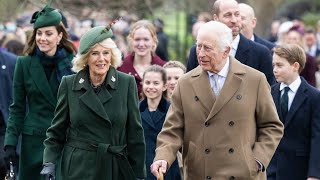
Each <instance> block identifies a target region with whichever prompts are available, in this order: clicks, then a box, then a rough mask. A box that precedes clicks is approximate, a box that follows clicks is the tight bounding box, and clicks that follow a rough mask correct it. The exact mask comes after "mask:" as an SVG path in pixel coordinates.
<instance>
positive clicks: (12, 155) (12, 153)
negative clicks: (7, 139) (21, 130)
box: [4, 145, 18, 169]
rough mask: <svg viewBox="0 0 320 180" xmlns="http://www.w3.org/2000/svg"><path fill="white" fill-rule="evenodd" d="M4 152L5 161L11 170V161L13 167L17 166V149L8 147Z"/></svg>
mask: <svg viewBox="0 0 320 180" xmlns="http://www.w3.org/2000/svg"><path fill="white" fill-rule="evenodd" d="M4 151H5V154H4V161H5V163H6V166H7V168H8V169H10V161H11V162H12V165H13V166H15V165H17V161H18V155H17V152H16V147H14V146H10V145H7V146H5V148H4Z"/></svg>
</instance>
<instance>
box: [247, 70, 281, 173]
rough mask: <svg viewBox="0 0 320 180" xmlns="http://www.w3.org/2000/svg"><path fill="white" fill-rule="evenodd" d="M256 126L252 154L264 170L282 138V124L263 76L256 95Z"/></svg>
mask: <svg viewBox="0 0 320 180" xmlns="http://www.w3.org/2000/svg"><path fill="white" fill-rule="evenodd" d="M256 126H257V140H256V142H255V144H254V148H253V153H254V156H255V158H256V159H257V160H259V161H260V162H261V163H262V164H263V165H264V168H266V167H267V166H268V165H269V162H270V160H271V158H272V156H273V154H274V152H275V151H276V148H277V146H278V144H279V142H280V140H281V138H282V136H283V124H282V123H281V121H280V119H279V117H278V114H277V110H276V106H275V104H274V102H273V99H272V96H271V93H270V86H269V85H268V83H267V81H266V78H265V76H263V75H261V78H260V83H259V87H258V93H257V104H256Z"/></svg>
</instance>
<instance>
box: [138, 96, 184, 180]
mask: <svg viewBox="0 0 320 180" xmlns="http://www.w3.org/2000/svg"><path fill="white" fill-rule="evenodd" d="M169 106H170V103H169V102H168V101H167V100H165V98H164V97H162V99H161V101H160V103H159V105H158V108H157V110H156V111H155V112H153V113H154V114H153V115H152V116H151V114H150V111H149V109H148V102H147V98H145V99H144V100H143V101H141V103H140V114H141V119H142V127H143V130H144V138H145V142H146V167H147V179H146V180H156V179H157V178H156V177H155V176H154V175H152V173H151V171H150V168H149V167H150V165H151V164H152V162H153V159H154V157H155V150H156V145H157V136H158V134H159V132H160V131H161V129H162V125H163V123H164V120H165V117H166V115H167V111H168V109H169ZM165 179H167V180H181V176H180V169H179V165H178V161H177V160H175V161H174V163H173V164H172V165H171V166H170V169H169V171H168V172H167V173H166V176H165Z"/></svg>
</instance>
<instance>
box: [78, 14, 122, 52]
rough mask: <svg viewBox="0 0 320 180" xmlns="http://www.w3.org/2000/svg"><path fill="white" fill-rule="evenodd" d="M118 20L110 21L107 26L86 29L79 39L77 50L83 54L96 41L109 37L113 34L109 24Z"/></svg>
mask: <svg viewBox="0 0 320 180" xmlns="http://www.w3.org/2000/svg"><path fill="white" fill-rule="evenodd" d="M118 20H119V18H117V19H116V20H114V21H112V22H111V23H110V24H109V25H107V26H97V27H94V28H92V29H90V30H89V31H87V32H86V33H85V34H84V35H83V36H82V37H81V39H80V43H79V50H78V52H79V53H80V54H85V53H87V52H88V50H89V49H90V48H91V47H92V46H94V45H95V44H96V43H99V42H101V41H103V40H105V39H107V38H111V37H112V36H113V32H112V30H111V26H112V25H113V24H114V23H116V22H117V21H118Z"/></svg>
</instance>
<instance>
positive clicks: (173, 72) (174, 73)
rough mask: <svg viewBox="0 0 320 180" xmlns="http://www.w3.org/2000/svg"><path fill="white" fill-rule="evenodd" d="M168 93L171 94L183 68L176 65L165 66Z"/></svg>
mask: <svg viewBox="0 0 320 180" xmlns="http://www.w3.org/2000/svg"><path fill="white" fill-rule="evenodd" d="M166 71H167V84H168V93H169V95H170V96H171V95H172V92H173V90H174V88H175V87H176V85H177V82H178V79H179V78H180V77H181V76H182V75H183V74H184V72H183V70H182V69H181V68H178V67H171V68H166Z"/></svg>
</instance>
